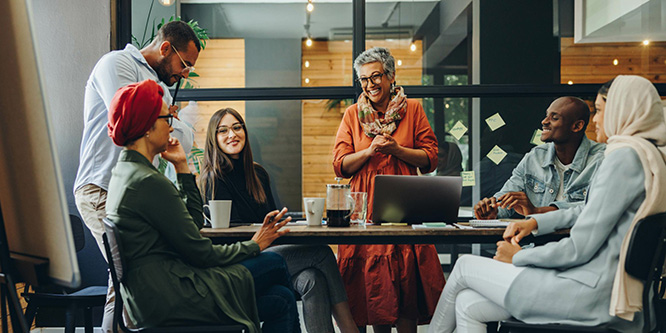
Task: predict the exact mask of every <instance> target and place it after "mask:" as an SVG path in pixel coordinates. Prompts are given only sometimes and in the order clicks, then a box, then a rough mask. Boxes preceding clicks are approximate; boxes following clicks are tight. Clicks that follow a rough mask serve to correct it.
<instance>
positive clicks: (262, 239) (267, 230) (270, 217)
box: [252, 207, 291, 251]
mask: <svg viewBox="0 0 666 333" xmlns="http://www.w3.org/2000/svg"><path fill="white" fill-rule="evenodd" d="M286 213H287V208H286V207H285V208H282V210H281V211H279V212H278V211H277V210H274V211H272V212H269V213H268V214H266V217H264V223H263V224H262V225H261V228H259V230H258V231H257V232H256V233H255V234H254V236H252V240H253V241H255V242H256V243H257V244H258V245H259V249H260V250H261V251H263V250H265V249H266V248H267V247H268V246H270V245H271V243H273V241H274V240H276V239H277V238H278V237H280V236H282V235H284V234H286V233H288V232H289V229H284V230H280V228H282V227H284V226H285V225H286V224H287V222H289V221H291V216H289V217H287V218H286V219H284V221H282V222H278V221H280V219H281V218H282V217H283V216H284V214H286Z"/></svg>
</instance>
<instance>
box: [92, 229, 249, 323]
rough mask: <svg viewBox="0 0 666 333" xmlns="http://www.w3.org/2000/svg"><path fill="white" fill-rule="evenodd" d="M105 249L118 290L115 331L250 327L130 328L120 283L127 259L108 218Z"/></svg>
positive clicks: (122, 280)
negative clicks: (124, 312) (124, 316)
mask: <svg viewBox="0 0 666 333" xmlns="http://www.w3.org/2000/svg"><path fill="white" fill-rule="evenodd" d="M104 231H105V232H104V236H103V238H104V249H105V250H106V258H107V259H108V262H109V272H110V273H111V280H112V281H113V288H114V289H115V291H116V300H115V305H114V309H113V333H118V327H120V329H121V330H122V331H123V332H125V333H130V332H141V333H156V332H161V333H173V332H241V333H242V332H247V331H248V329H247V327H245V325H241V324H233V325H223V324H219V325H214V324H209V325H206V326H182V327H176V326H171V327H150V328H137V329H130V328H128V327H127V326H126V325H125V322H124V321H123V319H122V313H123V298H122V295H121V294H120V293H121V288H120V284H121V283H123V282H124V281H125V274H124V273H125V269H126V268H125V267H126V266H125V260H124V259H123V256H122V253H123V248H122V244H121V243H120V236H119V233H118V228H117V227H116V225H115V224H114V223H113V222H111V221H110V220H108V219H106V218H105V219H104Z"/></svg>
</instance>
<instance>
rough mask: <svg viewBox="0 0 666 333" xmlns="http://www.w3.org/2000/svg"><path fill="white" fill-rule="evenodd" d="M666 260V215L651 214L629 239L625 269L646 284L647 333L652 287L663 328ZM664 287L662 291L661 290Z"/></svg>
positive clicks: (644, 313)
mask: <svg viewBox="0 0 666 333" xmlns="http://www.w3.org/2000/svg"><path fill="white" fill-rule="evenodd" d="M665 258H666V213H659V214H654V215H650V216H648V217H646V218H644V219H642V220H640V221H638V223H637V224H636V228H635V229H634V232H633V233H632V235H631V238H630V239H629V247H628V249H627V259H626V261H625V265H624V269H625V270H626V271H627V273H628V274H630V275H631V276H633V277H635V278H637V279H639V280H641V281H643V317H644V321H645V326H646V330H649V326H650V288H652V289H653V290H652V291H653V298H652V304H653V305H654V307H655V308H654V310H655V313H657V325H658V326H659V327H660V326H663V325H664V323H662V321H663V318H661V316H660V315H659V312H660V308H659V304H660V302H661V298H663V295H664V283H663V282H662V283H660V280H663V277H662V276H663V273H664V272H663V270H664V260H665ZM660 285H662V286H661V290H660V288H659V287H660Z"/></svg>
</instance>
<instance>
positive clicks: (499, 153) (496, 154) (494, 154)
mask: <svg viewBox="0 0 666 333" xmlns="http://www.w3.org/2000/svg"><path fill="white" fill-rule="evenodd" d="M486 156H488V158H489V159H490V160H491V161H493V163H495V164H500V162H502V160H503V159H504V157H506V152H505V151H504V150H502V148H500V147H498V146H495V147H493V149H491V150H490V152H488V155H486Z"/></svg>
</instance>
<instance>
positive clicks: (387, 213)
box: [372, 175, 462, 224]
mask: <svg viewBox="0 0 666 333" xmlns="http://www.w3.org/2000/svg"><path fill="white" fill-rule="evenodd" d="M461 191H462V178H461V177H449V176H391V175H377V176H376V177H375V198H374V202H373V213H372V215H373V218H372V220H373V222H374V223H387V222H403V223H409V224H413V223H422V222H446V223H456V222H458V221H457V220H458V208H459V206H460V193H461Z"/></svg>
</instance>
